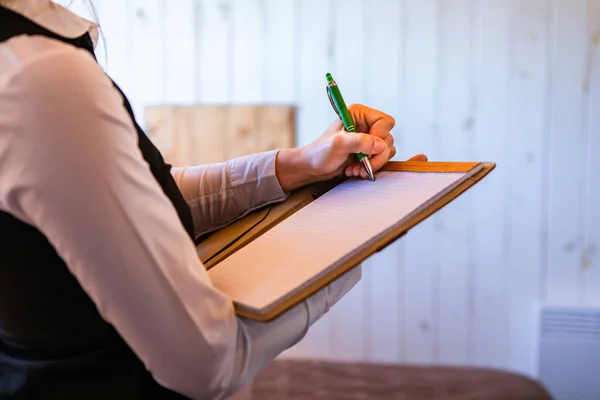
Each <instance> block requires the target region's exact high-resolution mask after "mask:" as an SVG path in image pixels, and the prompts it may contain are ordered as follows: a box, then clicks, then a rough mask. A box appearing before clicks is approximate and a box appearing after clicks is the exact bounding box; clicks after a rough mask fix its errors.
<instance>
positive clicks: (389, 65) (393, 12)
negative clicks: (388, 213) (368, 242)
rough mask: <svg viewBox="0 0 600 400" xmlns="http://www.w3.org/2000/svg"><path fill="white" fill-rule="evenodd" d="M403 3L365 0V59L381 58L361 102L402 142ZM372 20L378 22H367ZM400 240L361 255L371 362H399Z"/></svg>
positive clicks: (369, 71) (370, 70) (370, 65)
mask: <svg viewBox="0 0 600 400" xmlns="http://www.w3.org/2000/svg"><path fill="white" fill-rule="evenodd" d="M404 12H405V3H404V2H403V1H397V2H392V3H390V2H389V1H385V0H367V1H366V2H365V49H368V54H369V59H372V60H385V62H381V63H375V62H365V63H364V68H365V70H364V72H365V81H364V86H365V87H364V91H365V100H364V103H365V104H366V105H368V106H370V107H373V108H376V109H379V110H381V111H383V112H386V113H388V114H390V115H392V116H393V117H395V119H396V120H397V121H400V123H399V124H397V125H396V128H395V129H394V130H393V131H392V132H393V134H394V138H395V140H397V141H398V146H399V148H401V144H400V143H401V141H400V137H399V136H400V135H401V122H402V121H403V115H404V114H405V109H404V108H403V107H402V106H403V104H401V100H402V99H404V97H405V96H404V93H406V88H405V87H404V84H405V82H404V80H403V77H404V71H403V66H404V65H405V64H404V60H401V57H404V54H403V46H399V45H397V43H396V41H399V42H400V43H402V44H405V42H404V40H405V39H406V38H405V37H403V36H402V34H403V31H404V29H405V28H406V27H405V26H404ZM373 21H377V23H372V22H373ZM403 260H404V241H402V240H399V241H397V242H396V243H394V244H392V245H390V246H389V247H388V248H386V249H385V250H383V251H382V252H381V253H378V254H375V255H373V257H371V258H370V259H368V260H366V261H365V262H364V263H363V264H364V269H363V281H364V283H363V284H364V286H365V287H368V290H367V291H366V292H367V294H370V296H369V297H368V298H366V300H367V303H366V304H365V305H364V307H365V309H366V315H365V321H364V323H363V326H364V328H365V330H364V331H365V334H364V341H365V353H366V354H365V356H366V358H368V359H369V360H370V361H374V362H392V363H393V362H398V361H400V360H401V359H402V358H404V333H405V331H404V303H403V298H404V296H403V293H404V290H405V289H404V288H405V271H404V267H405V265H404V263H403V262H402V261H403Z"/></svg>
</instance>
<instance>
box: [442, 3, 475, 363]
mask: <svg viewBox="0 0 600 400" xmlns="http://www.w3.org/2000/svg"><path fill="white" fill-rule="evenodd" d="M439 15H440V21H439V27H440V30H439V37H440V43H439V49H440V66H441V67H440V71H439V75H438V85H439V86H438V90H439V93H438V99H439V100H438V104H437V116H438V118H439V131H438V132H437V140H436V149H437V151H436V155H437V157H439V158H441V159H443V160H455V161H472V160H471V158H472V154H473V152H472V149H473V143H474V136H475V133H474V129H475V121H474V114H473V112H474V108H475V104H474V99H473V98H472V95H473V93H472V91H471V88H470V85H471V78H470V75H471V74H472V72H473V68H472V59H473V52H472V50H473V49H472V44H471V32H472V29H473V27H474V15H473V3H472V2H471V1H470V0H464V1H456V2H453V3H452V5H450V4H446V3H442V5H441V9H440V13H439ZM471 200H472V197H471V193H467V194H466V195H465V197H464V198H462V199H461V201H458V202H455V203H452V204H450V205H449V206H448V207H447V208H446V209H444V210H442V211H441V212H440V213H438V214H437V215H436V216H434V226H435V228H436V238H435V239H436V244H435V250H434V251H435V253H436V254H437V256H438V261H437V263H436V269H435V277H434V279H436V280H437V282H438V283H437V284H438V287H437V290H436V292H435V295H436V302H437V309H438V331H437V336H436V346H437V348H438V354H437V356H438V361H439V362H443V363H452V364H464V363H467V362H468V360H469V344H470V333H471V330H470V328H471V326H472V325H471V322H472V311H473V310H472V293H473V291H474V288H473V285H472V281H471V278H472V275H471V274H472V268H473V265H472V259H471V254H470V251H471V250H470V249H472V248H473V246H472V245H473V240H472V230H471V228H472V224H471V223H470V222H471V221H470V218H471V215H470V213H469V210H470V209H471V207H472V205H471Z"/></svg>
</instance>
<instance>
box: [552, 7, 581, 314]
mask: <svg viewBox="0 0 600 400" xmlns="http://www.w3.org/2000/svg"><path fill="white" fill-rule="evenodd" d="M586 1H587V0H573V1H569V2H566V1H559V2H558V3H557V10H556V15H555V20H554V30H553V35H554V37H553V42H554V52H553V58H552V59H551V62H552V70H553V74H552V97H551V102H550V112H551V113H552V125H551V129H550V132H549V134H550V143H551V146H550V160H549V161H550V163H549V165H550V170H549V174H548V177H547V179H549V193H548V196H549V201H550V204H549V210H548V211H549V212H548V216H547V218H548V250H547V251H548V256H547V268H548V274H547V277H548V291H547V301H548V302H549V303H553V304H556V303H560V304H571V305H575V304H577V303H578V301H579V300H580V296H579V293H580V291H579V284H580V275H581V273H582V265H581V253H582V250H583V249H582V244H583V240H582V237H581V235H580V234H581V229H580V226H581V225H580V224H581V223H582V222H583V221H582V216H583V214H582V209H583V205H584V201H583V200H584V198H583V194H584V188H585V187H584V182H583V180H582V179H573V177H574V176H577V175H580V174H581V163H580V162H577V161H575V160H583V159H584V158H585V153H584V138H585V135H586V133H585V131H584V128H585V126H584V117H585V115H586V108H587V101H586V97H587V94H586V93H585V92H587V91H589V89H588V88H587V87H584V86H585V85H584V83H583V82H584V80H585V73H586V67H585V61H586V54H587V50H588V48H589V46H588V43H589V40H588V37H589V36H588V35H589V30H588V22H589V20H588V17H587V14H586V13H587V11H588V9H587V4H586Z"/></svg>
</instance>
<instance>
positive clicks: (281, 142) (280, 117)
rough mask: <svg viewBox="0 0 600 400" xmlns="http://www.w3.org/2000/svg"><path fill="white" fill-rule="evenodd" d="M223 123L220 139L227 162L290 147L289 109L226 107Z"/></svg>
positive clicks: (292, 119)
mask: <svg viewBox="0 0 600 400" xmlns="http://www.w3.org/2000/svg"><path fill="white" fill-rule="evenodd" d="M227 119H228V122H227V131H226V132H225V135H224V139H225V146H224V147H225V155H226V157H227V159H231V158H235V157H239V156H243V155H246V154H253V153H259V152H262V151H266V150H272V149H281V148H289V147H292V146H293V143H294V138H295V135H294V132H295V130H294V124H295V114H294V109H293V108H292V107H289V106H260V107H256V106H237V107H230V108H229V114H228V117H227Z"/></svg>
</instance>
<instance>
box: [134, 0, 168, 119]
mask: <svg viewBox="0 0 600 400" xmlns="http://www.w3.org/2000/svg"><path fill="white" fill-rule="evenodd" d="M164 10H165V0H131V9H130V10H129V11H130V12H133V18H132V27H131V29H132V38H131V40H132V45H131V47H130V50H131V55H130V59H129V64H130V66H131V68H132V71H131V80H132V87H131V94H130V96H131V98H130V101H131V107H132V108H133V112H134V114H135V117H136V119H137V121H138V123H139V125H140V126H141V127H142V128H143V129H145V128H146V124H145V121H146V118H145V115H144V114H145V112H144V107H145V106H147V105H151V104H159V103H161V102H163V101H164V96H165V90H164V86H163V80H164V54H163V46H162V45H161V44H162V39H163V37H164V35H165V30H164V24H163V21H164V19H163V17H164Z"/></svg>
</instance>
